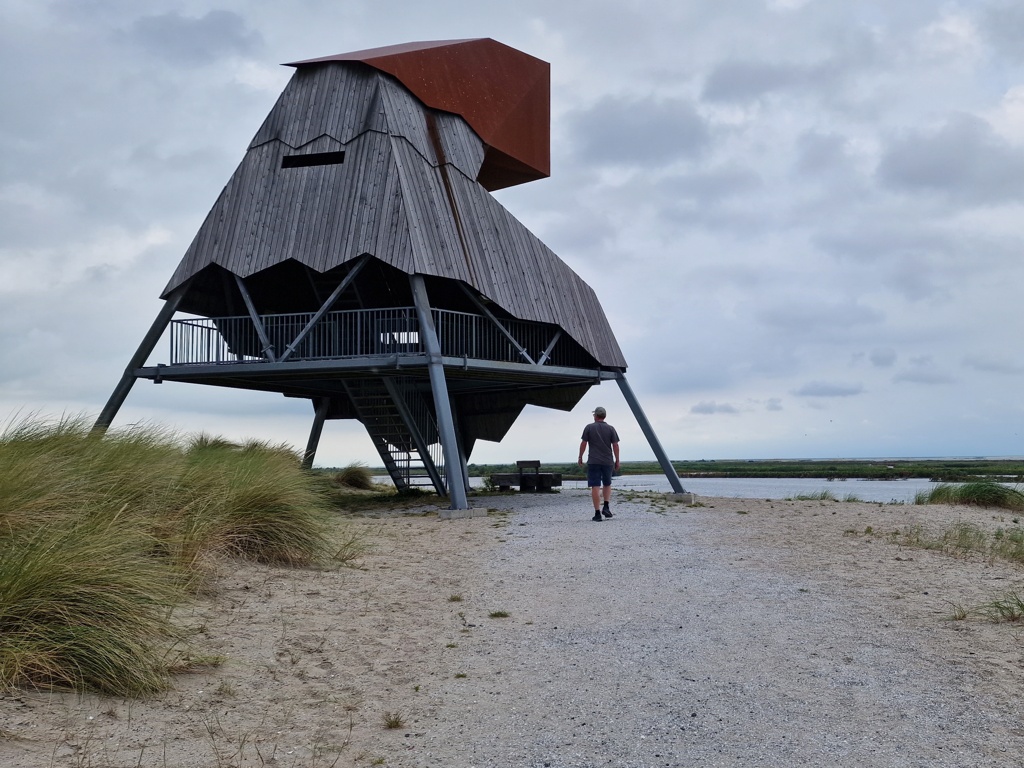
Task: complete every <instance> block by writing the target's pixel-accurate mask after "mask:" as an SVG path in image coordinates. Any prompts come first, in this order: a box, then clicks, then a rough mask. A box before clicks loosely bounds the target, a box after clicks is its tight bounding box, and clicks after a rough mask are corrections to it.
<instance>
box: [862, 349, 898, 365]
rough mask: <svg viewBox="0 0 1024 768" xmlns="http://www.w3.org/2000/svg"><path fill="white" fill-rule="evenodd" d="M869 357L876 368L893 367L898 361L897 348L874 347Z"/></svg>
mask: <svg viewBox="0 0 1024 768" xmlns="http://www.w3.org/2000/svg"><path fill="white" fill-rule="evenodd" d="M868 359H869V360H870V361H871V364H872V365H873V366H875V367H876V368H891V367H892V366H893V364H894V363H895V362H896V350H895V349H892V348H890V347H881V348H879V349H872V350H871V352H870V354H869V355H868Z"/></svg>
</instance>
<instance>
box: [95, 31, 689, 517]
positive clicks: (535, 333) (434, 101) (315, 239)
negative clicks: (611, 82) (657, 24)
mask: <svg viewBox="0 0 1024 768" xmlns="http://www.w3.org/2000/svg"><path fill="white" fill-rule="evenodd" d="M289 66H294V67H295V68H296V71H295V74H294V75H293V77H292V79H291V80H290V81H289V83H288V85H287V86H286V87H285V89H284V92H283V93H282V94H281V96H280V98H279V99H278V101H277V104H276V105H275V106H274V108H273V109H272V110H271V112H270V114H269V115H268V116H267V118H266V120H265V121H264V123H263V125H262V127H261V128H260V129H259V131H258V132H257V133H256V136H255V138H254V139H253V140H252V143H251V144H250V145H249V148H248V151H247V152H246V154H245V157H244V158H243V159H242V162H241V164H240V165H239V166H238V169H237V170H236V171H235V173H234V175H233V176H232V177H231V179H230V181H229V182H228V183H227V186H226V187H225V188H224V190H223V192H222V193H221V194H220V197H219V198H218V199H217V202H216V203H215V204H214V206H213V208H212V210H211V211H210V213H209V214H208V215H207V217H206V220H205V221H204V223H203V225H202V226H201V227H200V229H199V232H198V233H197V234H196V237H195V239H194V240H193V241H192V244H191V246H190V247H189V249H188V251H187V252H186V253H185V256H184V258H183V259H182V260H181V263H180V264H179V265H178V268H177V270H176V271H175V272H174V275H173V276H172V277H171V279H170V282H169V283H168V284H167V287H166V289H165V290H164V293H163V295H162V298H163V299H164V301H165V304H164V307H163V309H162V310H161V312H160V314H159V315H158V316H157V318H156V320H155V321H154V323H153V325H152V327H151V328H150V331H149V333H148V334H147V335H146V337H145V338H144V339H143V341H142V343H141V344H140V346H139V349H138V350H137V352H136V354H135V355H134V357H133V358H132V360H131V361H130V363H129V365H128V367H127V368H126V369H125V372H124V375H123V376H122V379H121V381H120V383H119V384H118V386H117V388H116V389H115V390H114V393H113V394H112V395H111V397H110V400H109V401H108V402H107V404H106V406H105V407H104V409H103V411H102V412H101V414H100V416H99V418H98V420H97V428H98V429H105V428H106V427H107V426H109V425H110V423H111V422H112V420H113V419H114V417H115V415H116V413H117V411H118V409H119V408H120V406H121V404H122V403H123V402H124V400H125V398H126V397H127V395H128V392H129V391H130V389H131V387H132V385H133V384H134V382H135V380H137V379H150V380H152V381H156V382H160V381H180V382H190V383H194V384H211V385H216V386H222V387H239V388H243V389H255V390H264V391H267V392H277V393H281V394H283V395H285V396H286V397H300V398H308V399H309V400H310V401H311V403H312V406H313V411H314V414H315V416H314V421H313V428H312V431H311V433H310V437H309V442H308V445H307V450H306V454H305V460H306V463H307V465H312V461H313V457H314V455H315V452H316V448H317V444H318V442H319V439H320V434H321V430H322V428H323V425H324V422H325V421H326V420H329V419H358V420H359V421H360V422H361V423H362V424H363V425H364V426H365V427H366V430H367V432H368V433H369V435H370V438H371V439H372V440H373V443H374V445H375V446H376V448H377V451H378V452H379V454H380V457H381V460H382V461H383V462H384V465H385V466H386V467H387V469H388V472H389V473H390V474H391V477H392V479H393V480H394V482H395V484H396V485H397V486H398V487H399V488H407V487H409V486H413V485H417V484H424V485H429V486H432V487H433V488H435V489H436V490H437V492H438V493H441V494H442V495H449V496H450V498H451V502H452V505H451V506H452V509H466V508H467V507H468V502H467V497H466V490H467V488H468V477H467V474H466V462H467V460H468V457H469V455H470V453H471V452H472V450H473V446H474V444H475V442H476V441H477V440H492V441H500V440H501V439H502V437H504V435H505V434H506V433H507V432H508V430H509V428H510V427H511V426H512V424H513V422H514V421H515V420H516V418H517V417H518V416H519V414H520V413H521V411H522V410H523V408H524V406H526V405H527V404H533V405H538V406H545V407H549V408H558V409H562V410H571V409H572V408H573V407H574V406H575V405H576V404H577V403H578V402H579V401H580V399H581V398H582V397H583V395H584V394H585V393H586V392H587V391H588V390H589V389H590V387H592V386H593V385H595V384H599V383H601V382H602V381H605V380H615V381H617V382H618V384H619V386H620V388H621V389H622V391H623V394H624V395H625V398H626V401H627V403H628V404H629V405H630V407H631V409H632V410H633V412H634V414H635V415H636V417H637V419H638V421H639V423H640V426H641V427H642V429H643V430H644V433H645V435H646V436H647V438H648V440H649V441H650V443H651V446H652V448H653V449H654V451H655V454H656V455H657V456H658V458H659V460H660V461H661V463H662V467H663V468H664V469H665V472H666V474H667V475H668V476H669V479H670V480H671V481H672V482H673V484H674V485H673V487H674V488H675V489H676V491H677V492H682V487H681V486H680V485H679V480H678V478H677V477H676V473H675V471H674V470H672V468H671V465H670V464H669V462H668V459H667V457H666V456H665V454H664V451H663V450H662V449H661V446H660V444H659V443H658V441H657V438H656V437H655V436H654V432H653V431H652V430H651V427H650V424H649V423H648V422H647V419H646V417H645V416H644V415H643V412H642V410H641V409H640V406H639V404H638V403H637V402H636V398H635V397H634V396H633V394H632V392H631V391H630V389H629V386H628V384H627V383H626V379H625V375H624V374H625V371H626V362H625V360H624V359H623V356H622V352H621V351H620V349H619V346H618V343H617V342H616V340H615V337H614V335H613V334H612V330H611V327H610V326H609V324H608V320H607V318H606V317H605V314H604V311H603V310H602V309H601V305H600V303H599V302H598V300H597V297H596V296H595V294H594V291H593V290H592V289H591V288H590V287H589V286H588V285H586V284H585V283H584V282H583V281H582V280H581V279H580V278H579V277H578V276H577V275H576V274H575V273H574V272H573V271H572V270H571V269H569V267H568V266H566V264H565V263H563V262H562V261H561V260H560V259H559V258H558V257H557V256H556V255H555V254H554V253H553V252H552V251H551V250H550V249H548V248H547V247H546V246H545V245H544V244H543V243H542V242H540V240H538V239H537V238H536V237H534V236H533V235H532V234H531V233H530V232H529V231H528V230H527V229H526V228H525V227H524V226H523V225H522V224H520V223H519V222H518V221H517V220H516V219H515V218H513V217H512V216H511V215H510V214H509V212H508V211H506V210H505V209H504V208H503V207H502V206H501V205H500V204H499V203H498V202H497V201H496V200H495V199H494V198H493V197H492V196H491V194H490V192H492V191H494V190H497V189H501V188H504V187H508V186H512V185H514V184H521V183H524V182H527V181H532V180H535V179H540V178H544V177H546V176H547V175H548V173H549V157H550V148H549V123H550V114H549V103H550V102H549V67H548V64H547V63H545V62H542V61H540V60H539V59H535V58H533V57H532V56H528V55H526V54H524V53H521V52H520V51H517V50H515V49H513V48H509V47H508V46H505V45H502V44H501V43H498V42H495V41H494V40H490V39H474V40H448V41H437V42H421V43H409V44H406V45H398V46H391V47H387V48H378V49H373V50H367V51H358V52H355V53H349V54H342V55H339V56H331V57H327V58H322V59H313V60H309V61H301V62H296V63H293V64H291V65H289ZM176 313H182V314H183V315H187V316H181V317H177V318H176V317H175V315H176ZM168 329H169V335H170V359H169V361H168V362H167V363H166V364H160V365H156V366H146V362H147V360H148V358H149V356H150V354H151V353H152V351H153V349H154V347H155V345H156V343H157V341H158V340H159V339H160V338H161V337H162V336H163V335H164V333H165V332H166V331H168Z"/></svg>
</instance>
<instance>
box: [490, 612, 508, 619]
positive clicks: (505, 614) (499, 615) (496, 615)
mask: <svg viewBox="0 0 1024 768" xmlns="http://www.w3.org/2000/svg"><path fill="white" fill-rule="evenodd" d="M487 615H488V617H490V618H492V619H507V618H508V616H509V613H508V611H491V612H490V613H488V614H487Z"/></svg>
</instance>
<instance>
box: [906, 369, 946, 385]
mask: <svg viewBox="0 0 1024 768" xmlns="http://www.w3.org/2000/svg"><path fill="white" fill-rule="evenodd" d="M892 380H893V381H897V382H903V383H907V384H928V385H931V384H949V383H950V382H952V381H953V378H952V377H951V376H950V375H949V374H946V373H942V372H941V371H935V370H930V369H927V368H917V369H912V370H909V371H902V372H900V373H898V374H896V375H895V376H893V379H892Z"/></svg>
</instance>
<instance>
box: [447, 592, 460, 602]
mask: <svg viewBox="0 0 1024 768" xmlns="http://www.w3.org/2000/svg"><path fill="white" fill-rule="evenodd" d="M448 602H449V603H461V602H462V595H461V594H460V593H458V592H456V593H454V594H451V595H448Z"/></svg>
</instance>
